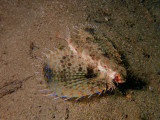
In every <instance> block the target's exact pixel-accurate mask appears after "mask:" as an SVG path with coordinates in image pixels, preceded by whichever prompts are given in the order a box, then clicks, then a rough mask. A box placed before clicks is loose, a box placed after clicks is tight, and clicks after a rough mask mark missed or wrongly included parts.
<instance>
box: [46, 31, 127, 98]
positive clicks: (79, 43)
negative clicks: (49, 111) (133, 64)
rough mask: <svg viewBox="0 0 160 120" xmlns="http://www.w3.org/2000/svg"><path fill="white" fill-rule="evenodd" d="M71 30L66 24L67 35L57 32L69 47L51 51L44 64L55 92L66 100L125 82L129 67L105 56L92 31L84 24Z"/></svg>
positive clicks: (48, 81)
mask: <svg viewBox="0 0 160 120" xmlns="http://www.w3.org/2000/svg"><path fill="white" fill-rule="evenodd" d="M70 31H71V30H69V28H67V30H66V32H65V35H58V34H56V37H59V38H63V39H64V40H65V41H66V42H67V44H68V47H67V48H64V49H54V50H53V51H51V52H50V53H49V54H48V55H46V59H45V62H44V64H43V72H44V77H45V81H46V84H47V87H48V88H49V90H50V91H51V92H52V93H53V94H55V95H57V96H58V98H65V100H72V99H73V100H80V99H81V98H86V97H87V98H90V97H91V96H93V95H95V94H96V95H98V96H100V95H101V94H103V93H105V92H106V91H108V90H114V89H115V88H116V86H115V83H117V84H119V83H124V82H125V77H126V69H125V68H124V67H123V66H121V65H119V64H118V62H116V61H115V60H111V59H109V58H107V57H106V56H104V54H103V52H102V50H100V48H99V45H98V43H95V42H93V40H94V39H95V37H94V36H93V35H92V34H90V33H89V32H87V31H85V30H84V29H81V28H80V29H75V30H74V32H70ZM107 44H109V45H108V46H109V47H110V49H111V50H113V51H114V50H115V48H114V47H113V46H112V44H111V43H109V42H107Z"/></svg>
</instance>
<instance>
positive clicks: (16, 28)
mask: <svg viewBox="0 0 160 120" xmlns="http://www.w3.org/2000/svg"><path fill="white" fill-rule="evenodd" d="M86 23H88V24H91V25H93V26H95V27H96V28H97V29H98V30H99V31H100V32H101V33H103V35H104V36H106V37H107V39H109V41H111V42H112V43H113V45H114V46H115V48H116V49H117V51H118V52H119V53H120V55H121V57H122V59H123V64H124V65H125V67H126V69H127V74H128V76H127V82H126V83H125V84H124V85H120V86H119V87H118V90H117V91H119V92H118V93H117V94H112V95H105V96H102V97H100V98H94V99H91V100H89V101H88V102H64V101H62V100H61V99H58V100H56V101H55V100H52V99H53V98H54V96H51V97H44V96H43V95H45V94H47V92H46V93H45V92H44V91H42V92H40V90H42V89H44V86H43V85H45V83H44V81H43V74H42V62H41V60H40V59H39V58H41V57H42V54H41V52H44V51H45V48H48V49H50V50H54V49H53V48H54V47H56V46H65V45H66V42H65V41H64V40H62V39H57V38H56V37H55V36H56V33H57V31H63V30H64V28H65V27H66V26H78V25H82V24H86ZM159 31H160V1H158V0H137V1H135V0H121V1H117V0H83V1H81V0H68V1H67V0H34V1H28V0H23V1H19V0H1V1H0V120H52V119H55V120H64V119H65V120H67V119H68V120H158V119H160V87H159V86H160V34H159ZM35 72H39V74H37V73H35ZM37 79H42V81H38V80H37Z"/></svg>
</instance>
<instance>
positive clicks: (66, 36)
mask: <svg viewBox="0 0 160 120" xmlns="http://www.w3.org/2000/svg"><path fill="white" fill-rule="evenodd" d="M56 38H60V39H63V40H66V41H67V42H68V43H70V42H71V41H70V29H69V27H68V26H66V27H65V28H63V29H61V30H59V31H57V32H56Z"/></svg>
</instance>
